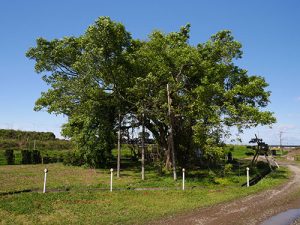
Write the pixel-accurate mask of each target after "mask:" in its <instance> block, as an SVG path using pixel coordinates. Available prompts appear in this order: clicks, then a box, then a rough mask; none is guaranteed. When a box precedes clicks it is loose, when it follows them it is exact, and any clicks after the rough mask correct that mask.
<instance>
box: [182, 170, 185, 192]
mask: <svg viewBox="0 0 300 225" xmlns="http://www.w3.org/2000/svg"><path fill="white" fill-rule="evenodd" d="M184 182H185V169H184V168H183V169H182V190H183V191H184V189H185V185H184Z"/></svg>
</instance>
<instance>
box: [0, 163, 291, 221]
mask: <svg viewBox="0 0 300 225" xmlns="http://www.w3.org/2000/svg"><path fill="white" fill-rule="evenodd" d="M47 166H48V169H49V173H48V178H47V180H48V182H47V187H48V189H49V190H57V189H61V190H63V189H65V188H68V189H69V191H68V192H59V193H55V192H53V193H46V194H42V193H37V192H32V193H21V194H14V195H4V196H1V197H0V224H142V223H145V222H148V221H151V220H154V219H157V218H160V217H162V216H166V215H172V214H175V213H178V212H184V211H185V210H191V209H193V208H198V207H204V206H208V205H211V204H216V203H219V202H222V201H228V200H231V199H234V198H237V197H241V196H245V195H248V194H251V193H254V192H257V191H260V190H263V189H266V188H270V187H274V186H276V185H278V184H280V183H282V182H284V181H285V180H286V179H287V177H288V172H287V170H285V169H280V170H277V171H276V172H274V173H272V174H270V175H268V176H267V177H266V178H265V179H263V180H262V181H261V182H259V183H258V184H257V185H255V186H253V187H250V188H245V187H241V186H240V185H241V181H242V180H245V177H244V176H240V177H238V176H235V175H233V176H230V177H229V178H226V177H225V178H224V177H223V178H222V177H217V178H216V179H215V180H213V179H211V177H209V176H208V174H207V173H208V171H202V172H197V171H193V172H190V173H189V172H187V184H186V186H187V187H192V186H196V187H197V188H194V189H188V190H185V191H182V190H175V189H174V188H176V187H178V188H180V187H181V179H179V180H178V181H177V182H174V181H173V180H172V178H171V176H163V177H158V176H157V175H156V174H155V172H154V171H147V173H146V180H145V181H141V179H140V171H139V169H138V168H136V169H134V168H133V169H130V170H126V171H121V175H122V176H121V178H119V179H117V178H114V187H115V188H124V189H122V190H121V191H120V190H119V191H117V190H114V191H113V192H112V193H110V192H109V191H108V190H100V188H101V187H102V188H105V187H106V188H108V187H109V176H110V173H109V171H108V170H91V169H85V168H81V167H69V166H63V165H62V164H48V165H47ZM43 169H44V166H43V165H15V166H1V167H0V180H1V184H0V192H8V191H18V190H24V189H34V190H39V191H41V190H42V186H43ZM204 175H205V177H204ZM218 179H219V182H216V181H218ZM222 179H223V180H222ZM225 181H226V182H225ZM133 187H169V188H171V189H170V190H159V191H158V190H156V191H150V190H144V191H134V190H131V189H130V188H133Z"/></svg>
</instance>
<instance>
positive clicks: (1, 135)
mask: <svg viewBox="0 0 300 225" xmlns="http://www.w3.org/2000/svg"><path fill="white" fill-rule="evenodd" d="M4 139H16V140H39V141H49V140H55V135H54V134H53V133H52V132H35V131H20V130H6V129H0V140H4Z"/></svg>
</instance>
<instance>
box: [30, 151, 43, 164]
mask: <svg viewBox="0 0 300 225" xmlns="http://www.w3.org/2000/svg"><path fill="white" fill-rule="evenodd" d="M31 157H32V163H33V164H39V163H41V162H42V157H41V152H40V151H38V150H32V153H31Z"/></svg>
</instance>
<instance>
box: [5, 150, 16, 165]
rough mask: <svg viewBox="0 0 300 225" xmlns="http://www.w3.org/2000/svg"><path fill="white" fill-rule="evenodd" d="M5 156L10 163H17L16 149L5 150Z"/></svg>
mask: <svg viewBox="0 0 300 225" xmlns="http://www.w3.org/2000/svg"><path fill="white" fill-rule="evenodd" d="M4 156H5V159H6V162H7V164H8V165H13V164H15V155H14V150H5V153H4Z"/></svg>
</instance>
